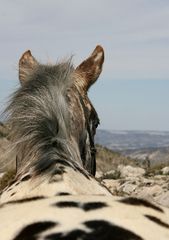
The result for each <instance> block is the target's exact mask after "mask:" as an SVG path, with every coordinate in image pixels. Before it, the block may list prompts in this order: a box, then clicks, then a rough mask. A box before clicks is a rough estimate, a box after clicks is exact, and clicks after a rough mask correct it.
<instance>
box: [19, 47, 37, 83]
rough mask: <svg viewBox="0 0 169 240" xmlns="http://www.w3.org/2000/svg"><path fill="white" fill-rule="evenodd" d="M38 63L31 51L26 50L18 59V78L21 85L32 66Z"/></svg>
mask: <svg viewBox="0 0 169 240" xmlns="http://www.w3.org/2000/svg"><path fill="white" fill-rule="evenodd" d="M37 65H38V62H37V61H36V59H35V58H34V57H33V56H32V54H31V51H30V50H28V51H26V52H25V53H24V54H23V55H22V57H21V58H20V60H19V80H20V82H21V84H22V85H23V84H24V83H25V82H26V81H27V80H28V78H27V77H28V76H29V75H30V74H31V73H32V71H33V70H34V68H35V67H36V66H37Z"/></svg>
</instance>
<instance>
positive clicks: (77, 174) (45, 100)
mask: <svg viewBox="0 0 169 240" xmlns="http://www.w3.org/2000/svg"><path fill="white" fill-rule="evenodd" d="M103 61H104V52H103V48H102V47H101V46H97V47H96V48H95V50H94V51H93V53H92V54H91V55H90V56H89V58H87V59H86V60H85V61H83V62H82V63H81V64H80V65H79V66H78V67H77V68H74V67H73V66H72V64H71V60H70V59H69V60H68V61H66V62H61V63H57V64H55V65H50V64H48V65H43V64H40V63H39V62H38V61H37V60H36V59H35V58H34V57H33V56H32V54H31V52H30V51H27V52H25V53H24V54H23V56H22V57H21V59H20V61H19V79H20V82H21V87H20V88H19V89H18V90H17V91H16V92H15V93H14V95H13V96H12V99H11V102H10V104H9V106H8V107H7V110H6V115H7V122H8V123H9V124H10V125H11V126H12V128H11V133H10V136H9V137H10V139H11V146H10V148H11V149H12V150H15V151H16V153H17V160H18V168H17V174H16V177H15V179H14V181H13V182H11V184H10V185H9V186H8V187H7V188H6V189H4V191H3V192H2V194H1V197H0V201H1V205H0V216H1V222H0V239H2V240H28V239H29V240H37V239H38V240H42V239H43V240H54V239H56V240H80V239H82V240H95V239H97V240H110V239H112V240H126V239H127V240H141V239H144V240H145V239H147V240H168V239H169V210H168V209H167V208H163V207H161V206H157V205H155V204H154V203H151V202H148V201H145V200H142V199H137V198H130V197H128V198H119V197H115V196H112V194H111V193H110V192H109V191H108V189H106V188H105V187H104V186H102V185H101V184H100V183H99V182H98V181H97V180H96V179H95V178H94V174H95V147H94V134H95V130H96V127H97V125H98V123H99V120H98V116H97V113H96V111H95V109H94V107H93V106H92V104H91V102H90V100H89V98H88V96H87V91H88V89H89V87H90V86H91V85H92V84H93V83H94V82H95V81H96V80H97V78H98V76H99V74H100V73H101V70H102V64H103Z"/></svg>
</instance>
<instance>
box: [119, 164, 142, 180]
mask: <svg viewBox="0 0 169 240" xmlns="http://www.w3.org/2000/svg"><path fill="white" fill-rule="evenodd" d="M118 171H119V172H120V176H121V177H122V178H126V177H138V176H143V175H144V174H145V170H144V169H143V168H139V167H132V166H129V165H128V166H124V165H119V166H118Z"/></svg>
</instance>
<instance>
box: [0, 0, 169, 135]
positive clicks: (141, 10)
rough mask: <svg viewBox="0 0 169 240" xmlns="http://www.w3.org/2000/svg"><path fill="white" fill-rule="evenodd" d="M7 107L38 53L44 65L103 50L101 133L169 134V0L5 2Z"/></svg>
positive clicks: (1, 16)
mask: <svg viewBox="0 0 169 240" xmlns="http://www.w3.org/2000/svg"><path fill="white" fill-rule="evenodd" d="M0 30H1V41H0V43H1V44H0V52H1V54H0V109H1V110H2V109H3V108H4V105H5V103H6V100H7V96H8V95H9V94H10V93H11V92H12V91H13V90H15V89H16V88H17V86H18V79H17V68H18V67H17V64H18V59H19V57H20V56H21V54H22V53H23V52H24V51H25V50H27V49H31V51H32V53H33V55H34V56H35V57H36V58H37V59H38V60H41V61H42V62H44V63H45V62H47V61H52V62H55V61H56V60H58V59H59V58H64V57H67V56H70V55H71V54H74V63H75V65H77V64H79V63H80V62H81V61H82V60H83V59H84V58H86V57H87V56H88V55H89V54H90V52H91V51H92V50H93V49H94V47H95V46H96V45H97V44H101V45H102V46H103V47H104V49H105V64H104V68H103V73H102V75H101V77H100V79H99V80H98V82H97V83H96V84H95V86H93V87H92V89H91V90H90V93H89V95H90V96H91V99H92V100H93V102H94V105H95V107H96V109H97V110H98V112H99V115H100V119H101V126H100V128H104V129H115V130H120V129H122V130H124V129H127V130H134V129H138V130H169V107H168V106H169V94H168V92H169V91H168V89H169V1H168V0H118V1H117V0H106V1H98V0H70V1H63V0H48V1H47V0H37V1H33V0H29V1H26V0H14V1H12V0H6V1H5V0H4V1H1V8H0Z"/></svg>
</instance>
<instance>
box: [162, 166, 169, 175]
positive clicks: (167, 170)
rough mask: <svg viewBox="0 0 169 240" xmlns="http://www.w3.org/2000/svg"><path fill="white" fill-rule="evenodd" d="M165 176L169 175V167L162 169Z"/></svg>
mask: <svg viewBox="0 0 169 240" xmlns="http://www.w3.org/2000/svg"><path fill="white" fill-rule="evenodd" d="M161 172H162V174H163V175H169V167H164V168H162V169H161Z"/></svg>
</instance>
